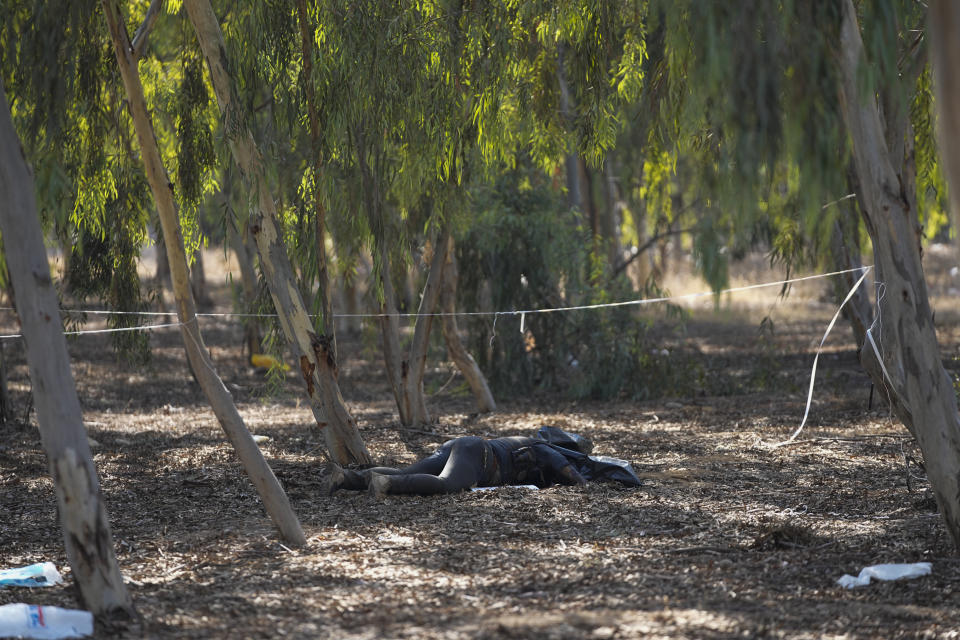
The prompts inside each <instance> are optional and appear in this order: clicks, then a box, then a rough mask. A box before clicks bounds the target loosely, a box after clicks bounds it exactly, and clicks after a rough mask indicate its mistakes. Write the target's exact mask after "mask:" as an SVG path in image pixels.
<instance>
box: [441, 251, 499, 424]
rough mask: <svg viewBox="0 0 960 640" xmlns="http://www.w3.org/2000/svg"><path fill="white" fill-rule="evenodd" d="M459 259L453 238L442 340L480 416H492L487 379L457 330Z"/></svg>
mask: <svg viewBox="0 0 960 640" xmlns="http://www.w3.org/2000/svg"><path fill="white" fill-rule="evenodd" d="M456 307H457V259H456V252H455V251H454V244H453V238H452V237H451V238H450V241H449V245H448V247H447V263H446V265H444V267H443V284H442V286H441V289H440V310H441V311H442V312H443V314H444V315H443V317H442V327H443V338H444V341H445V342H446V343H447V350H448V351H449V352H450V359H451V360H453V362H454V364H456V365H457V368H458V369H459V370H460V373H461V374H463V377H464V378H465V379H466V381H467V384H468V385H470V390H471V391H472V392H473V397H474V400H476V402H477V410H478V411H479V412H480V413H490V412H492V411H496V410H497V403H496V402H495V401H494V399H493V394H492V393H490V385H488V384H487V379H486V377H484V375H483V372H482V371H480V367H479V366H478V365H477V361H476V360H474V359H473V356H472V355H470V352H469V351H467V349H466V347H464V346H463V342H461V341H460V329H459V327H458V326H457V316H456V315H454V314H455V313H456V311H457V308H456Z"/></svg>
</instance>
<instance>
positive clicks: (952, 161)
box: [927, 0, 960, 229]
mask: <svg viewBox="0 0 960 640" xmlns="http://www.w3.org/2000/svg"><path fill="white" fill-rule="evenodd" d="M927 21H928V24H929V25H930V54H931V55H930V60H931V62H932V64H933V82H934V89H935V90H936V96H937V99H936V105H937V134H938V135H937V140H938V141H939V144H938V145H937V149H938V151H939V152H940V161H941V162H942V163H943V174H944V175H945V176H946V178H947V183H948V184H949V185H950V188H949V189H948V191H949V193H950V209H951V211H952V212H953V225H954V227H953V228H954V229H960V150H958V149H957V140H960V66H958V64H957V62H958V61H960V5H958V4H957V3H956V2H955V1H954V0H932V2H931V3H930V10H929V15H928V16H927Z"/></svg>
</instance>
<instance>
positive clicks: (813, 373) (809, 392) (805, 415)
mask: <svg viewBox="0 0 960 640" xmlns="http://www.w3.org/2000/svg"><path fill="white" fill-rule="evenodd" d="M870 269H871V267H864V268H863V275H861V276H860V279H859V280H857V283H856V284H855V285H853V288H851V289H850V291H849V292H848V293H847V297H846V298H844V299H843V302H841V303H840V306H839V307H838V308H837V312H836V313H834V314H833V319H832V320H830V324H828V325H827V330H826V331H825V332H824V333H823V337H822V338H821V339H820V346H818V347H817V354H816V355H815V356H814V357H813V370H812V371H811V372H810V388H809V389H808V390H807V406H806V408H805V409H804V411H803V420H801V421H800V426H799V427H797V428H796V430H795V431H794V432H793V433H792V434H791V435H790V437H789V438H787V439H786V440H783V441H782V442H777V443H775V444H772V445H770V446H771V448H776V447H782V446H783V445H786V444H790V443H791V442H793V441H794V440H795V439H796V438H797V436H798V435H800V432H801V431H803V427H804V425H806V424H807V418H808V417H809V415H810V405H811V404H812V403H813V384H814V382H815V381H816V379H817V361H819V360H820V352H821V351H823V344H824V343H825V342H826V341H827V336H829V335H830V331H831V330H832V329H833V325H835V324H836V323H837V319H838V318H839V317H840V312H841V311H843V307H844V305H846V304H847V302H849V301H850V298H852V297H853V294H855V293H856V292H857V289H859V288H860V285H861V284H863V281H864V279H866V277H867V274H868V273H870ZM867 337H869V338H870V342H871V343H872V342H873V338H872V337H871V336H870V332H869V331H868V332H867ZM874 350H876V347H874ZM881 366H882V361H881Z"/></svg>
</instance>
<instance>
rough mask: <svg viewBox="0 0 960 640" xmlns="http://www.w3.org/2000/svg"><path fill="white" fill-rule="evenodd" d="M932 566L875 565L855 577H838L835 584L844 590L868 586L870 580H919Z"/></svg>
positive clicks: (916, 563) (927, 563)
mask: <svg viewBox="0 0 960 640" xmlns="http://www.w3.org/2000/svg"><path fill="white" fill-rule="evenodd" d="M931 569H932V566H931V564H930V563H929V562H914V563H912V564H875V565H873V566H870V567H864V568H863V570H862V571H860V575H859V576H857V577H854V576H851V575H843V576H840V579H839V580H837V584H839V585H840V586H841V587H843V588H845V589H852V588H853V587H863V586H866V585H868V584H870V579H871V578H874V579H876V580H902V579H904V578H919V577H920V576H926V575H930V571H931Z"/></svg>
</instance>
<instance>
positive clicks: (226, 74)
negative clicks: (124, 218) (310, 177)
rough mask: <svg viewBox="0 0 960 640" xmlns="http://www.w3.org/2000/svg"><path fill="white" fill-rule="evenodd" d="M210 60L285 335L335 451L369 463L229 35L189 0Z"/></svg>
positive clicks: (200, 0)
mask: <svg viewBox="0 0 960 640" xmlns="http://www.w3.org/2000/svg"><path fill="white" fill-rule="evenodd" d="M184 6H185V8H186V10H187V15H188V16H189V19H190V22H191V23H192V24H193V27H194V30H195V31H196V35H197V41H198V43H199V45H200V50H201V51H202V53H203V57H204V59H205V60H206V63H207V68H208V71H209V73H210V80H211V84H212V86H213V90H214V93H215V95H216V97H217V102H218V104H219V106H220V111H221V113H222V121H223V130H224V132H225V133H226V137H227V143H228V145H229V147H230V151H231V153H232V155H233V158H234V161H235V162H236V164H237V166H238V167H239V168H240V171H241V173H242V175H243V178H244V181H245V182H246V184H247V187H248V189H249V190H250V194H251V205H252V207H253V209H254V211H253V213H252V214H251V218H250V230H251V233H252V235H253V237H254V238H255V239H256V243H257V249H258V252H259V256H260V266H261V269H262V271H263V274H264V276H265V278H266V280H267V284H268V286H269V288H270V294H271V296H272V297H273V301H274V305H275V307H276V309H277V314H278V316H279V319H280V323H281V325H282V327H283V331H284V335H285V336H286V338H287V343H288V345H289V346H290V349H291V351H292V352H293V354H294V357H295V359H296V361H297V363H298V365H299V368H300V372H301V375H302V377H303V380H304V383H305V385H306V389H307V395H308V396H309V398H310V406H311V408H312V409H313V413H314V416H315V417H316V420H317V424H318V425H319V426H320V427H321V429H323V433H324V436H325V438H326V443H327V449H328V451H329V452H330V455H331V457H332V458H333V459H334V460H335V461H336V462H339V463H341V464H347V463H369V462H370V454H369V453H368V451H367V448H366V446H365V445H364V444H363V440H362V439H361V438H360V433H359V431H358V429H357V425H356V422H355V421H354V419H353V417H352V416H351V415H350V413H349V411H348V410H347V407H346V404H345V403H344V401H343V397H342V396H341V395H340V388H339V386H338V383H337V363H336V360H335V358H334V352H333V343H332V340H331V338H330V337H329V336H324V335H318V334H317V333H316V331H315V330H314V328H313V324H312V322H311V320H310V316H309V314H308V313H307V310H306V306H305V305H304V302H303V298H302V296H301V295H300V291H299V289H298V286H297V282H296V279H295V276H294V272H293V268H292V266H291V264H290V258H289V256H288V255H287V250H286V246H285V243H284V239H283V235H282V229H281V227H280V224H279V219H278V214H277V206H276V202H275V201H274V199H273V195H272V193H271V189H270V185H269V183H268V181H267V178H266V167H265V165H264V158H263V156H262V155H261V154H260V151H259V149H258V148H257V144H256V142H255V141H254V138H253V135H252V133H251V130H250V128H249V126H248V124H247V121H248V116H247V112H246V110H245V108H244V105H243V104H242V103H241V102H240V100H239V97H238V93H237V89H236V85H235V82H234V78H233V75H232V73H231V71H230V61H229V60H228V59H227V57H226V47H225V44H224V41H223V35H222V32H221V30H220V25H219V22H218V20H217V17H216V14H215V13H214V12H213V7H211V6H210V3H209V1H208V0H187V1H186V2H184Z"/></svg>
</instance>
